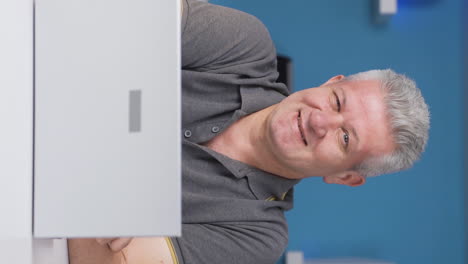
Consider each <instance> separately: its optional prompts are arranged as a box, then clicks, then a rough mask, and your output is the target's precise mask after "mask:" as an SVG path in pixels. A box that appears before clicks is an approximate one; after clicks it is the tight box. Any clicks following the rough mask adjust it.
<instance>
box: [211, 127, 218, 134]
mask: <svg viewBox="0 0 468 264" xmlns="http://www.w3.org/2000/svg"><path fill="white" fill-rule="evenodd" d="M211 132H213V133H218V132H219V127H217V126H214V127H212V128H211Z"/></svg>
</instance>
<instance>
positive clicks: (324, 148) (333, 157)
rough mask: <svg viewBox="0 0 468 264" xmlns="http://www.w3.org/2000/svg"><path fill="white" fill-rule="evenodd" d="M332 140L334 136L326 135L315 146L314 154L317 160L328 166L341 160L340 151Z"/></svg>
mask: <svg viewBox="0 0 468 264" xmlns="http://www.w3.org/2000/svg"><path fill="white" fill-rule="evenodd" d="M334 140H335V139H334V138H331V137H327V138H326V139H324V140H322V141H321V142H320V143H319V144H318V145H317V146H316V148H315V150H314V156H315V158H316V159H317V161H318V162H320V163H323V164H324V165H328V166H330V165H333V164H340V162H341V161H342V160H343V154H342V151H341V149H340V148H339V146H338V145H337V144H336V143H335V142H334Z"/></svg>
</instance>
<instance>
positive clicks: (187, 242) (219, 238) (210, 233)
mask: <svg viewBox="0 0 468 264" xmlns="http://www.w3.org/2000/svg"><path fill="white" fill-rule="evenodd" d="M174 240H175V241H176V243H175V244H176V245H177V247H178V250H177V251H179V252H180V255H181V256H179V259H181V260H182V261H181V263H184V264H198V263H200V264H201V263H243V264H271V263H275V262H276V261H277V260H278V259H279V258H280V257H281V254H282V253H283V251H284V249H285V248H286V245H287V231H286V232H284V230H283V228H278V225H277V224H275V223H272V222H250V223H241V224H239V223H223V224H184V225H183V226H182V237H181V238H176V239H174Z"/></svg>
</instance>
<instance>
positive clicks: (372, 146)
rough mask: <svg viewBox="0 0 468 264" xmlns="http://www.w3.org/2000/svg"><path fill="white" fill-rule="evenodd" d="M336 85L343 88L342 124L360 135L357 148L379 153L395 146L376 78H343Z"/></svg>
mask: <svg viewBox="0 0 468 264" xmlns="http://www.w3.org/2000/svg"><path fill="white" fill-rule="evenodd" d="M334 86H335V88H337V89H338V90H342V92H343V96H344V100H346V102H345V107H344V109H343V117H344V120H345V125H348V126H351V127H353V128H354V129H355V130H356V133H357V134H358V137H359V145H358V146H357V151H358V152H360V153H362V154H370V155H379V154H384V153H388V152H391V151H392V150H393V149H394V144H393V136H392V133H391V128H390V122H389V121H390V119H389V117H388V114H387V110H386V106H385V102H384V99H385V94H384V91H383V90H382V89H381V82H380V81H376V80H363V81H343V82H339V83H336V84H335V85H334Z"/></svg>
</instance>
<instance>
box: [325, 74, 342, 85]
mask: <svg viewBox="0 0 468 264" xmlns="http://www.w3.org/2000/svg"><path fill="white" fill-rule="evenodd" d="M344 77H345V76H344V75H336V76H334V77H331V78H330V80H328V81H326V82H325V83H324V84H322V85H327V84H332V83H335V82H339V81H341V80H343V79H344Z"/></svg>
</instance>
